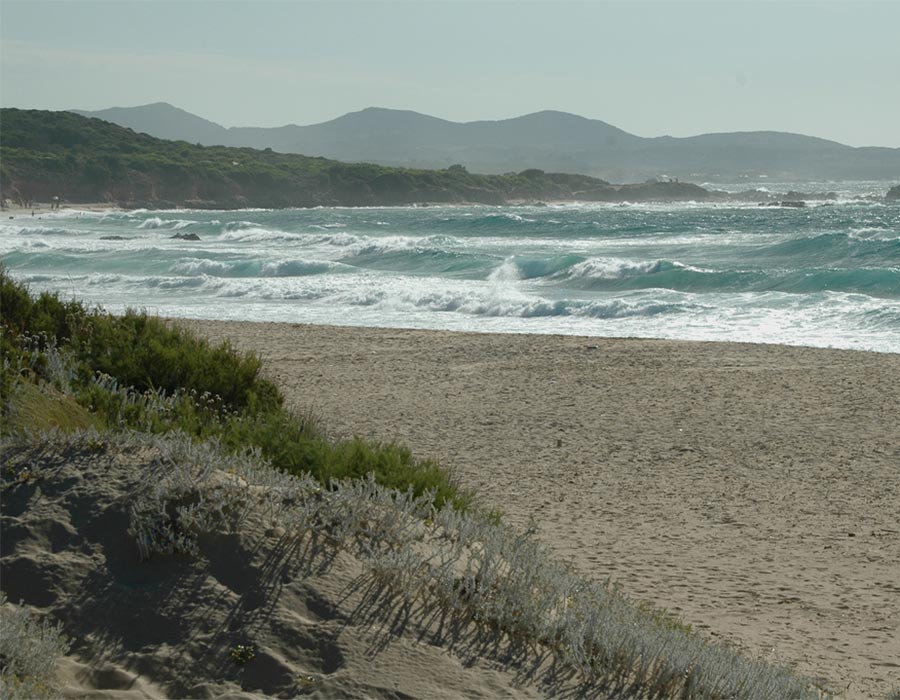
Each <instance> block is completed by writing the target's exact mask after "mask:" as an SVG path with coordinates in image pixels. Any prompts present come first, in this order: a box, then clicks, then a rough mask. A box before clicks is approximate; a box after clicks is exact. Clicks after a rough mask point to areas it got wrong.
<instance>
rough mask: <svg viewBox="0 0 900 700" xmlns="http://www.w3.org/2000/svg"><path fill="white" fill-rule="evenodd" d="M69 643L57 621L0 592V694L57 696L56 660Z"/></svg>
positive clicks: (25, 699)
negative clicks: (40, 615)
mask: <svg viewBox="0 0 900 700" xmlns="http://www.w3.org/2000/svg"><path fill="white" fill-rule="evenodd" d="M69 647H70V644H69V640H68V639H67V638H66V636H65V635H64V634H63V633H62V626H61V625H60V624H59V623H56V624H54V623H52V622H50V621H49V620H48V619H47V618H46V617H43V618H38V617H36V616H35V615H33V614H32V613H31V612H30V611H29V610H28V608H26V607H24V606H22V605H11V604H8V603H7V599H6V594H4V593H0V698H4V700H32V699H37V698H54V697H57V696H58V689H57V687H56V683H55V678H54V675H55V667H56V662H57V661H58V660H59V658H60V657H62V656H64V655H65V654H66V653H67V652H68V651H69Z"/></svg>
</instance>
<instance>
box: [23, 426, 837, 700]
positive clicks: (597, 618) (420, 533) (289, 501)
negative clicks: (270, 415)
mask: <svg viewBox="0 0 900 700" xmlns="http://www.w3.org/2000/svg"><path fill="white" fill-rule="evenodd" d="M115 435H116V434H114V433H97V432H96V431H81V432H76V433H69V434H61V433H46V434H44V435H42V436H41V437H40V438H35V439H36V440H37V442H38V443H40V444H42V446H43V447H44V448H45V449H46V448H52V447H56V448H57V449H59V448H71V447H73V446H75V443H77V442H78V441H81V442H82V443H83V445H88V444H96V443H97V442H98V441H101V442H103V443H104V444H107V445H110V446H112V445H113V444H114V443H115V442H116V441H120V442H121V443H123V445H124V444H129V445H131V446H132V448H133V445H134V443H136V442H140V443H142V445H143V447H142V448H141V449H145V450H149V452H148V453H150V454H153V455H154V458H153V463H152V464H151V466H150V468H148V469H145V470H144V471H143V472H142V482H141V484H140V486H139V488H137V490H136V491H135V493H133V494H132V498H131V526H130V532H131V534H132V536H133V537H134V538H135V540H136V542H137V544H138V548H139V550H140V553H141V556H142V557H145V558H146V557H153V556H159V555H173V554H175V555H179V554H180V555H197V554H198V553H199V552H200V549H201V548H200V543H201V540H202V536H203V535H204V534H207V533H216V532H224V531H240V529H241V527H242V524H243V523H244V522H245V521H246V520H247V519H248V518H249V517H251V516H252V517H254V518H256V519H262V520H263V521H264V522H265V523H266V524H267V526H271V527H275V528H279V529H280V530H281V531H282V532H283V533H284V537H287V538H296V539H297V540H300V539H302V538H306V537H315V538H316V539H317V541H318V542H320V543H321V544H323V545H324V546H326V547H331V548H334V549H336V548H341V549H344V550H346V551H348V552H350V553H352V554H353V555H355V556H356V557H357V558H358V559H359V560H360V561H361V562H362V563H363V565H364V566H365V568H366V570H367V572H368V574H369V576H370V577H371V578H372V579H373V580H374V581H376V582H378V583H379V584H380V585H381V588H382V589H383V590H386V591H389V593H390V595H391V596H393V597H395V598H396V599H398V600H402V601H404V602H405V603H407V604H411V603H413V602H419V603H421V604H422V605H423V606H425V608H429V606H430V607H431V608H433V607H434V606H437V607H438V608H439V609H443V610H444V611H445V612H446V613H449V614H451V615H453V616H455V618H456V619H461V620H464V621H467V624H469V625H473V626H475V628H480V629H482V630H484V631H485V632H487V633H489V634H492V635H495V636H496V637H497V638H498V639H505V640H507V641H508V642H509V643H511V644H514V645H518V646H519V648H524V649H529V648H531V649H538V648H540V649H543V650H544V651H543V652H542V653H546V652H549V653H550V654H552V655H553V656H555V657H556V659H557V660H558V661H559V662H561V663H562V664H563V665H565V666H567V667H568V668H570V669H571V670H572V671H573V672H574V673H575V674H577V676H578V677H580V678H581V680H582V681H583V682H584V683H587V684H593V683H600V684H604V685H607V686H610V687H613V688H620V689H621V690H623V691H625V692H627V693H629V694H630V695H631V696H633V697H648V698H654V697H655V698H683V699H684V700H690V699H697V700H699V699H701V698H702V699H705V700H741V699H746V700H806V699H807V698H808V699H810V700H812V699H813V698H820V697H822V694H821V693H820V692H819V691H817V690H816V689H814V688H813V687H812V686H811V685H810V683H809V682H808V681H806V680H805V679H803V678H800V677H798V676H796V675H794V674H793V673H791V672H790V671H788V670H786V669H783V668H778V667H775V666H773V665H771V664H768V663H765V662H762V661H755V660H752V659H748V658H746V657H745V656H742V655H741V654H739V653H738V652H737V651H736V650H734V649H732V648H730V647H727V646H723V645H718V644H713V643H711V642H708V641H706V640H705V639H703V638H702V637H700V636H699V635H698V634H696V633H693V632H691V631H690V630H689V629H686V628H684V627H682V626H679V625H672V624H664V623H663V622H661V621H660V619H659V617H658V616H654V615H653V614H651V613H649V612H648V611H647V610H645V609H642V608H641V607H640V606H638V605H636V604H635V603H634V602H633V601H631V600H630V599H628V598H626V597H625V596H624V595H623V594H622V593H621V592H620V591H619V590H618V589H617V588H616V587H615V586H613V585H611V584H610V583H609V582H597V581H590V580H586V579H584V578H582V577H580V576H579V575H577V574H576V573H575V572H573V571H572V570H571V569H570V568H569V567H567V566H565V565H564V564H562V563H560V562H557V561H555V560H554V559H553V558H552V557H551V556H550V554H549V552H548V551H547V549H546V548H545V547H544V546H543V545H542V544H541V543H540V542H538V541H537V540H536V539H535V538H534V537H533V536H532V534H531V533H520V532H517V531H515V530H513V529H512V528H510V527H508V526H506V525H504V524H502V523H498V522H496V521H495V520H494V519H492V518H490V517H489V516H488V515H485V514H484V513H480V512H478V511H475V510H473V511H468V512H460V511H459V510H455V509H454V508H453V507H452V506H450V505H444V506H442V507H440V508H438V507H436V506H435V505H434V500H433V498H432V497H431V494H429V493H425V494H422V495H419V496H416V495H414V494H413V492H412V491H411V490H408V491H406V492H398V491H396V490H392V489H389V488H386V487H384V486H381V485H379V484H378V483H376V481H375V479H374V477H371V476H370V477H369V478H365V479H355V480H342V481H333V482H331V484H330V485H329V486H328V487H323V486H322V484H321V483H320V482H319V481H317V480H316V479H314V478H312V477H310V476H308V475H300V476H296V475H291V474H285V473H282V472H278V471H276V470H275V469H272V468H271V466H270V465H268V464H267V463H266V461H265V460H264V459H263V458H262V456H261V455H260V453H259V452H258V451H253V450H248V451H245V452H241V453H234V452H228V451H226V450H224V449H223V448H222V447H221V446H219V445H218V444H217V443H216V442H214V441H206V442H197V441H194V440H192V439H191V438H190V437H188V436H186V435H184V434H179V433H169V434H160V435H141V434H138V433H132V434H131V435H130V437H127V436H121V437H114V436H115ZM300 549H301V548H298V551H300Z"/></svg>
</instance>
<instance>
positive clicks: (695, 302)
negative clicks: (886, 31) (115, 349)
mask: <svg viewBox="0 0 900 700" xmlns="http://www.w3.org/2000/svg"><path fill="white" fill-rule="evenodd" d="M754 186H756V187H759V186H761V185H760V183H749V184H748V183H741V184H740V185H734V186H732V187H733V190H734V191H737V190H738V189H748V188H751V187H754ZM765 186H766V187H768V188H770V189H772V191H787V190H789V189H794V190H801V191H809V192H813V191H815V192H821V191H823V190H831V191H837V193H838V195H839V197H838V199H837V200H836V201H833V202H829V203H823V202H809V204H808V206H806V207H805V208H789V207H760V206H758V205H757V204H756V203H749V204H748V203H739V202H734V203H727V202H725V203H723V202H718V203H715V204H712V203H693V202H688V203H677V204H628V203H625V204H565V205H547V206H517V207H489V206H428V207H405V208H402V207H394V208H365V209H349V208H318V209H288V210H260V209H245V210H239V211H199V210H187V209H179V210H166V211H149V210H137V211H108V212H87V211H77V210H75V209H65V210H62V211H60V212H48V211H46V210H44V211H41V212H37V213H36V215H35V216H34V217H31V216H28V215H25V216H22V215H21V213H20V214H18V215H16V216H15V218H9V217H8V216H7V215H4V217H3V220H2V222H0V260H2V263H3V265H5V266H6V267H7V268H8V270H9V271H10V273H11V274H12V275H13V276H14V277H15V278H16V279H19V280H21V281H24V282H26V283H27V284H28V285H29V286H30V288H31V289H32V290H34V291H43V290H52V291H56V292H59V293H61V295H62V296H63V297H64V298H78V299H82V300H84V301H86V302H89V303H91V304H98V305H102V306H103V307H104V308H105V309H107V310H108V311H112V312H121V311H123V310H124V309H126V308H128V307H132V308H137V309H145V310H146V311H147V312H149V313H151V314H159V315H161V316H174V317H191V318H210V319H230V320H252V321H282V322H291V323H315V324H334V325H350V326H378V327H396V328H431V329H448V330H462V331H490V332H501V333H506V332H509V333H526V332H527V333H559V334H578V335H586V336H606V337H645V338H679V339H692V340H717V341H750V342H761V343H784V344H790V345H806V346H818V347H838V348H853V349H860V350H875V351H880V352H900V205H888V204H884V203H883V202H878V201H874V200H868V199H860V197H866V196H868V195H883V194H884V192H885V191H886V190H887V189H888V186H889V184H888V183H850V184H845V183H839V184H835V183H807V184H804V185H798V184H796V183H792V184H790V185H772V184H766V185H765ZM190 234H193V235H190ZM173 236H188V237H189V238H194V237H196V238H198V239H199V240H186V239H184V238H173Z"/></svg>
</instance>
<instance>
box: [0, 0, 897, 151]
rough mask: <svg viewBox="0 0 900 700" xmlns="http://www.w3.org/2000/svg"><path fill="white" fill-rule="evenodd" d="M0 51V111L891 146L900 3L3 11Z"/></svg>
mask: <svg viewBox="0 0 900 700" xmlns="http://www.w3.org/2000/svg"><path fill="white" fill-rule="evenodd" d="M0 40H2V48H0V61H2V63H0V71H2V72H0V103H2V105H3V106H4V107H23V108H41V109H70V108H81V109H102V108H105V107H112V106H125V107H127V106H133V105H139V104H146V103H148V102H158V101H165V102H170V103H172V104H174V105H176V106H178V107H181V108H183V109H186V110H188V111H189V112H193V113H195V114H198V115H200V116H202V117H205V118H207V119H211V120H213V121H216V122H219V123H220V124H224V125H225V126H277V125H282V124H286V123H297V124H310V123H315V122H320V121H326V120H328V119H332V118H334V117H337V116H340V115H341V114H344V113H345V112H349V111H355V110H359V109H362V108H364V107H368V106H380V107H395V108H401V109H412V110H415V111H418V112H424V113H426V114H432V115H434V116H438V117H443V118H446V119H452V120H455V121H470V120H475V119H501V118H506V117H512V116H518V115H520V114H525V113H528V112H534V111H538V110H542V109H557V110H563V111H567V112H574V113H576V114H581V115H583V116H586V117H592V118H596V119H602V120H604V121H607V122H610V123H612V124H615V125H616V126H618V127H620V128H622V129H625V130H626V131H630V132H632V133H636V134H639V135H642V136H659V135H663V134H671V135H673V136H688V135H693V134H697V133H703V132H710V131H738V130H756V129H774V130H779V131H794V132H799V133H805V134H810V135H813V136H821V137H824V138H830V139H834V140H837V141H841V142H843V143H848V144H851V145H854V146H860V145H879V146H893V147H900V0H882V1H881V2H866V1H862V0H860V1H855V0H841V1H838V0H832V1H830V2H826V1H822V2H785V1H775V0H769V1H765V0H762V1H761V0H757V1H756V2H737V1H734V0H717V1H715V2H713V1H708V2H682V1H680V0H658V1H656V2H646V1H642V0H630V1H629V2H607V1H602V0H598V1H595V2H566V1H565V0H556V1H554V2H523V1H518V0H507V1H505V2H502V1H498V2H467V1H465V0H455V1H451V2H429V1H427V0H418V1H417V2H383V1H381V0H369V1H368V2H341V1H339V0H330V1H329V2H302V1H295V2H286V1H284V2H249V1H243V2H236V1H227V0H223V1H219V2H165V1H162V0H154V1H151V2H130V1H128V0H116V1H115V2H77V1H73V2H46V1H43V0H28V1H27V2H17V1H16V0H0Z"/></svg>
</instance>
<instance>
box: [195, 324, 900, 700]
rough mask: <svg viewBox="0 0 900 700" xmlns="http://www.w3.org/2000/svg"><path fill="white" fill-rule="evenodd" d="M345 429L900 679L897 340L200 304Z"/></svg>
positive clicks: (576, 553) (680, 586)
mask: <svg viewBox="0 0 900 700" xmlns="http://www.w3.org/2000/svg"><path fill="white" fill-rule="evenodd" d="M179 323H182V324H183V325H185V326H186V327H188V328H191V329H193V330H194V331H196V332H198V333H200V334H201V335H204V336H206V337H208V338H210V339H212V340H215V341H218V340H222V339H226V338H227V339H228V340H230V341H231V342H232V343H233V344H234V345H235V346H236V347H238V348H240V349H242V350H251V351H254V352H256V353H258V354H259V355H260V356H261V357H262V358H263V360H264V361H265V367H266V371H267V372H268V374H269V376H271V377H272V378H274V379H275V380H277V381H278V383H279V384H280V386H281V387H282V389H283V391H284V392H285V394H286V396H287V399H288V401H289V402H290V404H291V405H292V406H293V407H295V408H296V409H298V410H300V411H306V410H311V411H313V412H314V413H315V414H317V415H318V416H320V417H321V418H322V419H323V420H324V421H325V423H326V426H327V427H328V429H329V430H330V432H331V433H332V434H333V435H335V436H338V437H349V436H351V435H353V434H357V435H360V436H364V437H367V438H374V439H377V440H397V441H400V442H403V443H406V444H408V445H409V446H410V447H411V448H412V449H413V450H414V452H415V453H416V454H417V455H419V456H422V457H434V458H437V459H439V460H440V461H441V462H442V463H444V464H445V465H447V466H449V467H451V468H452V469H453V470H454V471H455V473H456V475H457V476H458V478H459V480H460V481H461V483H462V484H463V485H464V486H466V487H468V488H470V489H472V490H474V491H475V492H476V493H477V494H478V497H479V499H480V500H481V502H482V503H483V504H485V505H486V506H489V507H497V508H500V509H501V510H502V511H503V513H504V516H505V518H506V519H507V520H509V521H510V522H512V523H515V524H516V525H518V526H521V527H526V526H528V525H529V524H531V525H534V526H535V527H536V528H537V530H538V533H539V537H541V538H542V540H543V541H544V542H546V543H547V544H549V545H550V546H551V547H552V548H553V549H554V550H555V551H556V552H557V553H558V555H559V556H560V557H561V558H563V559H565V560H567V561H569V562H570V563H571V564H572V565H573V566H575V567H576V568H577V569H578V570H579V571H581V572H582V573H584V574H585V575H587V576H590V577H594V578H597V579H605V578H607V577H611V578H612V579H613V580H614V581H617V582H618V583H620V584H621V586H622V587H623V588H624V589H625V591H627V592H628V593H629V594H630V595H632V596H634V597H635V598H638V599H641V600H645V601H648V602H651V603H653V604H655V605H658V606H663V607H665V608H668V609H669V610H672V611H674V612H676V613H678V614H680V615H681V616H683V618H684V620H685V621H687V622H689V623H690V624H692V625H693V626H694V627H695V628H697V629H699V630H702V631H703V632H704V633H705V634H707V635H709V636H710V637H713V638H717V639H721V640H727V641H728V642H730V643H733V644H735V645H737V646H739V647H741V648H742V649H744V650H745V651H746V652H748V653H749V654H751V655H753V656H758V657H762V658H765V659H767V660H774V661H779V662H782V663H785V664H789V665H791V666H793V667H795V668H797V669H798V670H799V671H800V672H802V673H804V674H807V675H810V676H812V677H814V678H818V679H820V680H821V682H822V683H823V684H824V685H826V686H828V687H829V688H831V689H832V690H834V691H837V692H838V693H839V696H840V697H845V698H849V699H851V700H854V699H860V700H862V699H863V698H873V697H884V696H885V695H886V694H887V693H888V692H889V691H891V689H892V688H895V687H898V686H900V583H898V581H900V519H898V515H897V509H896V503H897V501H898V498H900V421H898V420H897V416H898V415H900V355H897V354H877V353H862V352H854V351H841V350H823V349H811V348H794V347H785V346H776V345H748V344H718V343H689V342H677V341H659V340H618V339H599V338H583V337H561V336H529V335H487V334H462V333H449V332H436V331H407V330H386V329H369V328H339V327H316V326H306V325H292V324H253V323H234V322H214V321H181V322H179Z"/></svg>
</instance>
